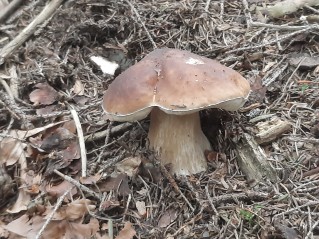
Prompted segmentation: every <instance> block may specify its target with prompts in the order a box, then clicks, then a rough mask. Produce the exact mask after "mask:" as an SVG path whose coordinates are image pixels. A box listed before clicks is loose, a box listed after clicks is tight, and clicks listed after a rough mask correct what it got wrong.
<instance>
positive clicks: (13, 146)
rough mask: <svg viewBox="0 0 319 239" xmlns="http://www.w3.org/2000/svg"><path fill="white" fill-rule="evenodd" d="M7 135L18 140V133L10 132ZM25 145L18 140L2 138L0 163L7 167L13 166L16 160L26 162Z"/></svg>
mask: <svg viewBox="0 0 319 239" xmlns="http://www.w3.org/2000/svg"><path fill="white" fill-rule="evenodd" d="M9 135H10V136H12V137H16V138H19V135H18V132H17V131H15V130H11V131H10V132H9ZM25 147H26V144H25V143H22V142H21V141H20V140H18V139H14V138H9V137H8V138H4V139H2V140H1V142H0V163H1V164H6V165H7V166H10V165H13V164H15V163H16V162H17V161H18V160H20V159H21V160H26V155H25V151H24V148H25Z"/></svg>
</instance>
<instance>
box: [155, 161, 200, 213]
mask: <svg viewBox="0 0 319 239" xmlns="http://www.w3.org/2000/svg"><path fill="white" fill-rule="evenodd" d="M150 158H153V157H150ZM152 161H153V164H154V165H157V166H158V167H159V168H160V171H161V173H162V174H163V175H164V176H165V178H166V179H167V180H168V181H169V183H170V185H171V186H172V188H173V189H174V191H175V192H176V193H178V194H179V195H181V196H182V198H183V199H184V201H185V202H186V204H187V205H188V206H189V208H190V209H191V210H192V212H194V211H195V208H194V207H193V206H192V204H191V203H190V202H189V201H188V199H187V198H186V197H185V195H184V194H183V192H182V191H181V189H180V188H179V187H178V185H177V183H176V181H175V179H174V178H173V176H172V175H171V174H170V173H169V172H168V170H167V169H166V168H165V166H163V165H162V164H161V163H160V161H159V160H156V159H155V157H154V158H153V160H152Z"/></svg>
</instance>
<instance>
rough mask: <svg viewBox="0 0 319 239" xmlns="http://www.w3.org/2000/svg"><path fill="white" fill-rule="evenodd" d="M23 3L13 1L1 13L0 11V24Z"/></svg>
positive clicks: (17, 0) (21, 0)
mask: <svg viewBox="0 0 319 239" xmlns="http://www.w3.org/2000/svg"><path fill="white" fill-rule="evenodd" d="M22 2H23V0H13V1H11V2H10V3H9V5H7V6H6V7H5V8H4V9H2V11H0V23H2V22H4V21H5V20H6V19H7V18H8V17H9V16H10V15H11V14H12V13H13V12H14V11H15V10H16V9H17V8H18V7H19V6H20V4H21V3H22Z"/></svg>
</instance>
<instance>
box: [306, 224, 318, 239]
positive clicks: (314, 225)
mask: <svg viewBox="0 0 319 239" xmlns="http://www.w3.org/2000/svg"><path fill="white" fill-rule="evenodd" d="M318 224H319V220H317V221H316V222H315V224H313V225H312V227H311V228H310V230H309V232H308V233H307V235H306V237H305V239H308V238H309V239H310V238H312V232H313V230H314V229H315V228H316V227H317V226H318Z"/></svg>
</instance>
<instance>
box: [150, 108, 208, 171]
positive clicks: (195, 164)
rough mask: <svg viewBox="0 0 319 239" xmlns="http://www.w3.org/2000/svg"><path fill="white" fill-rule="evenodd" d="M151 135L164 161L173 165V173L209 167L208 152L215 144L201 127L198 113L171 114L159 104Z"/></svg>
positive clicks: (151, 141)
mask: <svg viewBox="0 0 319 239" xmlns="http://www.w3.org/2000/svg"><path fill="white" fill-rule="evenodd" d="M148 138H149V140H150V146H151V148H152V149H154V150H155V152H156V153H157V154H158V155H159V158H160V160H161V162H162V164H164V165H166V164H170V166H171V172H172V173H175V174H176V175H190V174H195V173H199V172H202V171H205V170H206V169H207V162H206V158H205V155H204V151H205V150H206V149H207V150H210V149H211V146H210V143H209V141H208V139H207V138H206V136H205V135H204V133H203V131H202V129H201V126H200V118H199V113H198V112H197V113H192V114H189V115H169V114H166V113H165V112H163V111H161V110H160V109H158V108H156V107H155V108H154V109H153V110H152V112H151V124H150V129H149V133H148Z"/></svg>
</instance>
